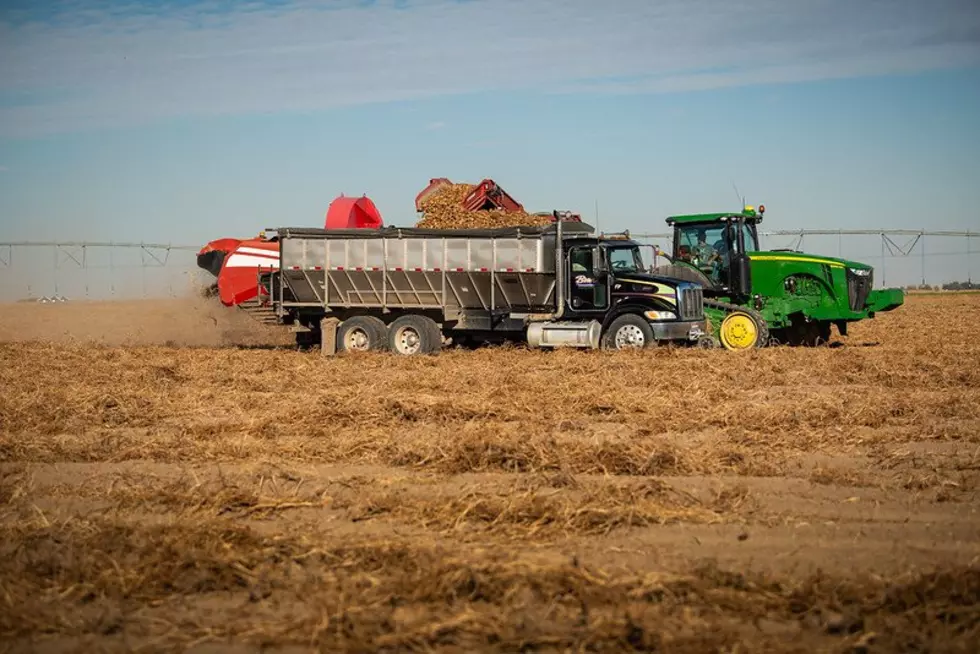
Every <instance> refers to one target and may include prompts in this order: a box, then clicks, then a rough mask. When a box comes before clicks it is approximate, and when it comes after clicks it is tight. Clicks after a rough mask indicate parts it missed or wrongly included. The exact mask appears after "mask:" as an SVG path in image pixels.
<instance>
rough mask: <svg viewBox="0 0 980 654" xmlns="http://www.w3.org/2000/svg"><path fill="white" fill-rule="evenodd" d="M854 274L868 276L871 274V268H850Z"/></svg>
mask: <svg viewBox="0 0 980 654" xmlns="http://www.w3.org/2000/svg"><path fill="white" fill-rule="evenodd" d="M848 270H849V271H850V272H851V274H852V275H857V276H858V277H867V276H868V275H870V274H871V269H870V268H848Z"/></svg>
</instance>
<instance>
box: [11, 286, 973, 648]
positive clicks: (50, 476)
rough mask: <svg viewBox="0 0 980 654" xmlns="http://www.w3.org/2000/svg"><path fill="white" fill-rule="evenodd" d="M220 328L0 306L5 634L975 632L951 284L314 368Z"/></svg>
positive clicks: (956, 314) (194, 308) (188, 311)
mask: <svg viewBox="0 0 980 654" xmlns="http://www.w3.org/2000/svg"><path fill="white" fill-rule="evenodd" d="M231 313H232V314H233V313H234V312H231ZM237 321H238V316H237V315H235V316H232V315H231V314H229V313H228V312H224V310H223V309H222V308H220V307H206V306H203V305H200V303H194V302H189V301H188V302H180V301H178V302H173V303H157V304H141V303H128V304H125V305H119V306H113V305H75V306H72V305H65V306H34V305H17V306H7V307H3V308H2V309H0V340H3V341H4V343H3V344H0V388H2V392H0V532H2V538H0V641H3V642H4V643H6V646H7V647H8V648H10V649H11V651H80V652H81V651H84V652H90V651H96V650H97V649H106V650H124V651H130V650H136V649H143V648H145V649H147V650H151V651H155V650H159V649H168V648H176V649H184V648H187V647H190V648H191V649H192V650H193V651H202V652H204V651H207V652H219V651H220V652H225V651H228V652H244V651H259V650H260V649H264V648H269V649H271V650H274V651H297V652H298V651H308V650H310V649H314V650H321V651H330V652H338V651H351V652H360V651H447V652H449V651H452V652H456V651H459V652H466V651H506V652H516V651H616V652H620V651H631V650H642V651H670V652H702V651H742V652H746V651H749V652H759V651H799V652H813V651H832V652H838V651H849V652H895V651H934V652H954V651H958V652H974V651H976V645H977V643H978V642H980V513H978V511H980V501H978V500H980V497H978V491H980V340H978V339H977V337H976V330H975V326H976V324H978V323H980V296H978V295H955V296H938V295H937V296H917V297H910V298H909V300H908V304H907V305H906V306H905V307H903V308H902V309H900V310H899V311H897V312H895V313H892V314H886V315H882V316H880V317H879V318H878V319H877V320H875V321H869V322H867V323H864V324H861V325H858V326H855V327H853V328H852V333H851V336H850V337H849V338H848V339H846V341H845V342H846V345H843V346H840V347H831V348H820V349H795V350H790V349H785V348H777V349H772V350H766V351H759V352H753V353H750V354H747V355H733V354H731V353H726V352H724V351H708V352H706V351H678V350H660V351H650V352H643V353H606V352H583V351H565V352H551V353H546V352H525V351H522V350H519V349H490V350H479V351H472V352H469V351H449V352H445V353H443V354H442V355H440V356H438V357H429V358H420V359H414V358H413V359H398V358H395V357H393V356H383V355H382V356H374V355H364V356H347V357H336V358H332V359H321V358H320V357H319V356H318V354H317V353H301V352H295V351H292V350H291V349H280V350H275V349H265V348H263V347H261V346H262V345H263V343H268V342H271V341H269V335H268V334H266V335H262V334H254V333H251V332H248V331H247V326H246V325H242V324H239V322H237ZM246 333H251V334H252V335H250V336H249V337H248V339H247V344H248V345H250V346H251V347H237V348H236V347H228V345H229V344H231V343H233V342H236V341H237V342H246V341H242V340H241V339H242V338H244V334H246ZM36 338H43V339H45V340H46V341H47V342H20V343H14V342H13V341H30V340H31V339H36ZM89 341H98V342H99V343H101V344H98V345H95V344H92V343H91V342H89ZM167 343H169V345H166V344H167ZM178 346H197V347H178ZM2 649H3V646H0V650H2Z"/></svg>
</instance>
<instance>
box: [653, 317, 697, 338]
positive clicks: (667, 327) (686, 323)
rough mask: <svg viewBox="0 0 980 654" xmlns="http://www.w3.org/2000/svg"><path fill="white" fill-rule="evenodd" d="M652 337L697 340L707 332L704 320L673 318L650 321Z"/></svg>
mask: <svg viewBox="0 0 980 654" xmlns="http://www.w3.org/2000/svg"><path fill="white" fill-rule="evenodd" d="M650 327H651V328H652V329H653V337H654V338H655V339H657V340H658V341H697V340H698V339H699V338H701V337H702V336H704V335H705V334H707V333H708V331H707V330H708V326H707V323H706V322H705V321H704V320H674V321H670V322H651V323H650Z"/></svg>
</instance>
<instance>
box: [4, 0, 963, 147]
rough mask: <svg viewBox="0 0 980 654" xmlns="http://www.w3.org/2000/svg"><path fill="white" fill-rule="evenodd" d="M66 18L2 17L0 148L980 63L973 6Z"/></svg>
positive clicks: (306, 6)
mask: <svg viewBox="0 0 980 654" xmlns="http://www.w3.org/2000/svg"><path fill="white" fill-rule="evenodd" d="M25 6H28V7H29V6H31V4H30V3H25ZM58 6H59V7H61V9H60V10H59V11H57V12H54V13H49V14H48V15H44V14H37V13H33V14H32V13H30V10H25V11H22V12H20V13H12V12H4V13H0V136H15V137H21V136H31V135H37V134H44V133H50V132H59V131H66V130H78V129H88V128H102V127H114V126H124V125H135V124H143V123H147V122H152V121H156V120H161V119H168V118H174V117H187V116H214V115H229V114H241V113H260V112H276V111H310V110H319V109H326V108H331V107H338V106H348V105H356V104H363V103H372V102H388V101H396V100H409V99H417V98H426V97H434V96H441V95H447V94H459V93H471V92H481V91H506V90H535V91H538V92H555V91H557V92H575V93H604V94H609V93H649V92H681V91H691V90H699V89H711V88H720V87H731V86H741V85H748V84H767V83H782V82H798V81H807V80H817V79H828V78H840V77H853V76H865V75H876V74H893V73H905V72H915V71H921V70H928V69H937V68H945V67H957V66H965V65H976V64H978V63H980V3H977V2H975V0H933V1H932V2H929V3H926V2H921V0H863V1H862V2H852V1H851V0H798V1H796V2H785V0H736V1H735V2H732V1H727V2H726V1H724V0H661V1H660V2H650V1H649V0H610V1H609V2H607V3H604V6H603V3H597V2H594V0H561V1H559V0H535V2H527V1H526V0H493V1H489V0H486V1H482V2H476V1H470V2H459V1H450V0H413V1H397V2H396V1H392V0H388V1H386V2H383V1H380V0H379V1H375V2H357V1H353V0H351V1H334V2H331V3H326V4H323V3H312V2H305V1H304V2H281V1H279V2H275V3H249V4H246V5H238V4H233V3H232V4H229V3H223V2H213V3H208V4H204V5H195V6H192V7H188V6H187V5H186V4H183V3H174V4H172V5H166V4H165V5H164V7H165V9H155V8H152V6H151V5H148V4H146V3H143V4H141V3H140V2H134V3H128V4H125V5H115V4H113V3H106V2H94V3H89V2H82V1H80V0H76V1H75V2H67V3H62V4H61V5H58ZM229 7H232V9H229Z"/></svg>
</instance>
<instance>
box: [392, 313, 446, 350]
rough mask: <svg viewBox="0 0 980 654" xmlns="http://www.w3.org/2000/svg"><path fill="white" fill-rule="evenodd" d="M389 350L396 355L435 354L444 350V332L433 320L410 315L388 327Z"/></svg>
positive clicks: (398, 319) (397, 319) (396, 320)
mask: <svg viewBox="0 0 980 654" xmlns="http://www.w3.org/2000/svg"><path fill="white" fill-rule="evenodd" d="M388 349H389V350H391V351H392V352H394V353H395V354H402V355H413V354H435V353H436V352H438V351H439V350H440V349H442V330H440V329H439V325H437V324H436V322H435V321H434V320H432V318H426V317H425V316H419V315H416V314H409V315H407V316H401V317H400V318H396V319H395V320H394V322H392V323H391V324H390V325H389V326H388Z"/></svg>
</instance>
